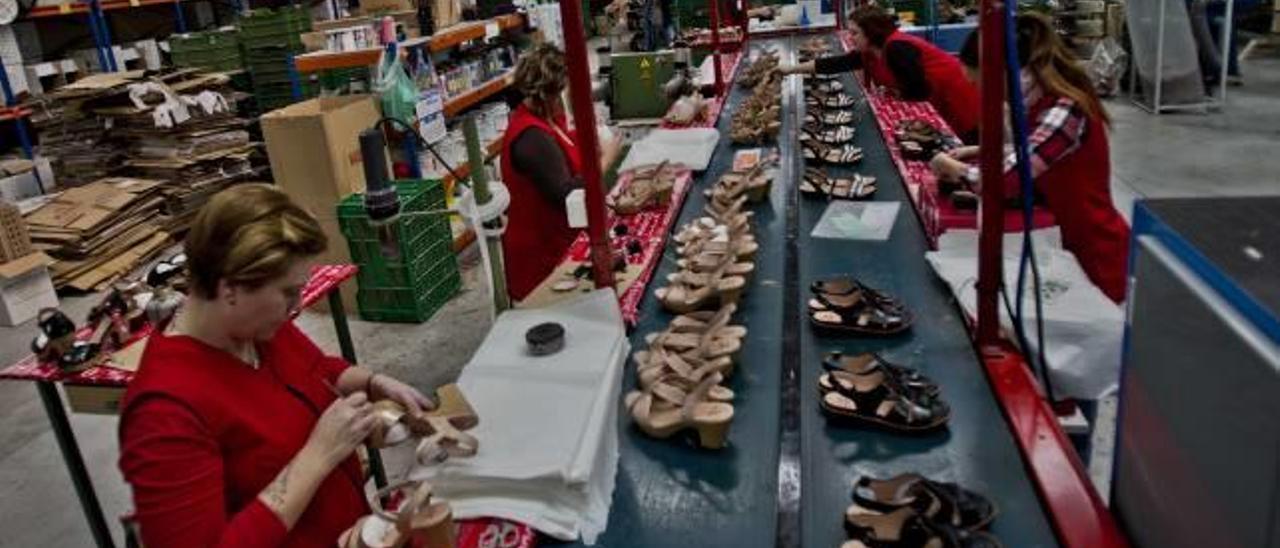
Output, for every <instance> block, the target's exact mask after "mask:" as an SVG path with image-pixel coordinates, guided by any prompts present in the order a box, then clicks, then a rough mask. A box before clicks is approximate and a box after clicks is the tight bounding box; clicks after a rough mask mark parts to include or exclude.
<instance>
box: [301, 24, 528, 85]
mask: <svg viewBox="0 0 1280 548" xmlns="http://www.w3.org/2000/svg"><path fill="white" fill-rule="evenodd" d="M522 26H524V17H523V16H520V15H500V16H498V17H494V18H493V19H487V20H484V21H473V22H470V23H462V24H458V25H454V26H452V27H449V28H447V29H443V30H440V31H439V32H436V33H435V34H433V35H431V36H424V37H421V38H411V39H409V40H405V41H403V42H400V43H399V46H400V51H402V52H403V51H405V50H408V49H411V48H415V47H419V46H422V45H426V46H427V49H429V50H431V51H432V52H438V51H444V50H447V49H449V48H452V47H455V46H457V45H459V44H462V43H464V42H469V41H471V40H478V39H481V38H484V37H486V36H489V35H491V34H493V33H494V32H495V31H496V32H505V31H507V30H510V29H514V28H518V27H522ZM382 51H383V48H380V47H378V48H368V49H361V50H355V51H317V52H314V53H307V54H304V55H299V56H297V57H296V58H294V63H295V64H296V65H297V67H298V72H303V73H307V72H320V71H323V70H334V69H343V68H357V67H367V66H371V65H374V64H377V62H378V60H379V59H381V58H382Z"/></svg>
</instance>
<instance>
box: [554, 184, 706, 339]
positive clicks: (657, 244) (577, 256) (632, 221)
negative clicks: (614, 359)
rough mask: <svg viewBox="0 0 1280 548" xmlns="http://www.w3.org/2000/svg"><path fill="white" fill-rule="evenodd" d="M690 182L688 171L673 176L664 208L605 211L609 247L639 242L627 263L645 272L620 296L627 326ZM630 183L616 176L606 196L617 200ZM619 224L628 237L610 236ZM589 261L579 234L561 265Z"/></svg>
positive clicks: (584, 239)
mask: <svg viewBox="0 0 1280 548" xmlns="http://www.w3.org/2000/svg"><path fill="white" fill-rule="evenodd" d="M692 181H693V174H692V173H691V172H689V171H688V170H684V171H683V172H682V173H680V174H679V175H677V176H676V185H675V188H674V189H673V190H672V191H671V203H670V204H668V205H667V208H666V209H650V210H645V211H641V212H639V213H635V214H632V215H622V216H617V215H615V214H614V213H613V210H609V211H608V212H607V215H608V219H609V231H608V234H609V235H610V236H611V238H612V241H611V242H610V246H611V248H612V249H614V250H615V252H616V251H617V250H620V249H625V248H626V246H627V243H628V242H631V241H637V242H640V246H641V247H642V251H641V252H640V253H638V254H636V255H627V262H628V263H630V264H633V265H643V267H644V270H643V271H642V272H641V273H640V276H639V277H637V278H636V280H635V281H634V282H632V284H631V286H630V287H628V288H627V290H626V291H624V292H623V293H622V295H621V296H619V298H618V302H619V304H620V306H621V307H622V319H623V320H625V321H626V322H627V325H635V324H636V320H637V319H638V318H639V315H640V302H641V301H643V300H644V292H645V288H646V287H647V286H648V285H649V280H650V279H651V278H653V270H654V268H656V267H657V266H658V260H659V259H661V258H662V250H663V249H664V248H665V246H666V241H667V233H668V232H670V230H671V223H673V222H675V219H676V218H677V217H679V216H680V207H681V205H682V204H683V203H684V197H685V194H686V193H688V191H689V186H690V184H691V183H692ZM630 184H631V175H630V174H629V173H624V174H622V175H621V176H619V179H618V184H617V185H615V186H614V187H613V191H612V192H610V193H609V196H610V197H611V198H616V197H617V196H618V195H619V194H621V193H622V191H623V189H625V188H626V187H627V186H629V185H630ZM619 223H625V224H626V225H627V235H626V236H622V237H616V236H613V227H614V226H616V225H618V224H619ZM590 260H591V244H590V241H589V240H588V239H587V233H586V232H580V233H579V234H578V239H576V240H574V242H573V245H571V246H569V251H568V252H566V253H565V256H564V258H563V259H561V261H560V262H561V264H563V263H565V262H569V261H572V262H585V261H590Z"/></svg>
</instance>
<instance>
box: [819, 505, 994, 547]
mask: <svg viewBox="0 0 1280 548" xmlns="http://www.w3.org/2000/svg"><path fill="white" fill-rule="evenodd" d="M844 528H845V532H847V533H848V534H849V536H850V537H852V539H853V540H851V541H849V542H846V543H844V544H843V545H842V547H841V548H918V547H920V546H928V547H929V548H1001V546H1002V545H1001V544H1000V541H999V540H997V539H996V538H995V537H994V536H991V535H990V534H988V533H983V532H974V531H966V530H964V529H956V528H954V527H950V526H948V525H946V524H942V523H936V522H933V521H930V520H929V519H928V518H925V517H924V516H921V515H920V514H918V513H916V512H915V511H914V510H912V509H911V508H900V509H898V510H894V511H892V512H889V513H880V512H876V511H874V510H871V509H868V508H863V507H861V506H858V505H857V504H854V505H852V506H850V507H849V508H848V509H847V510H845V514H844Z"/></svg>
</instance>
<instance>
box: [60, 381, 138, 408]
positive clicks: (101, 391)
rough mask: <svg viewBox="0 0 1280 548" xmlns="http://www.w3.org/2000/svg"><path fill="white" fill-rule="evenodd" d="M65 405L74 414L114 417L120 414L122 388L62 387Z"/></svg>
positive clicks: (122, 395)
mask: <svg viewBox="0 0 1280 548" xmlns="http://www.w3.org/2000/svg"><path fill="white" fill-rule="evenodd" d="M62 389H63V391H64V392H66V394H67V403H68V404H70V405H71V410H72V411H73V412H76V413H92V414H95V415H116V414H119V413H120V401H121V400H123V399H124V388H122V387H115V386H85V385H63V387H62Z"/></svg>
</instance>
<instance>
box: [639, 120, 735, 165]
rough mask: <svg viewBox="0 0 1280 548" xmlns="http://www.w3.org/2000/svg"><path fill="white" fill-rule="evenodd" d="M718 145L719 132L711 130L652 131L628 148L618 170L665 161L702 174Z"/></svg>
mask: <svg viewBox="0 0 1280 548" xmlns="http://www.w3.org/2000/svg"><path fill="white" fill-rule="evenodd" d="M719 142H720V132H719V131H717V130H716V129H714V128H684V129H655V130H653V131H650V132H649V134H648V135H645V137H644V139H641V140H639V141H637V142H636V143H635V144H633V145H631V151H630V152H628V153H627V157H626V158H624V159H623V160H622V166H621V167H619V168H618V169H619V171H626V170H628V169H631V168H633V167H638V166H644V165H650V164H656V163H659V162H662V161H663V160H667V161H670V162H671V163H673V164H683V165H684V166H685V167H688V168H689V169H692V170H694V171H706V169H707V165H708V164H710V163H711V155H712V154H713V153H715V151H716V145H717V144H718V143H719Z"/></svg>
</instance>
